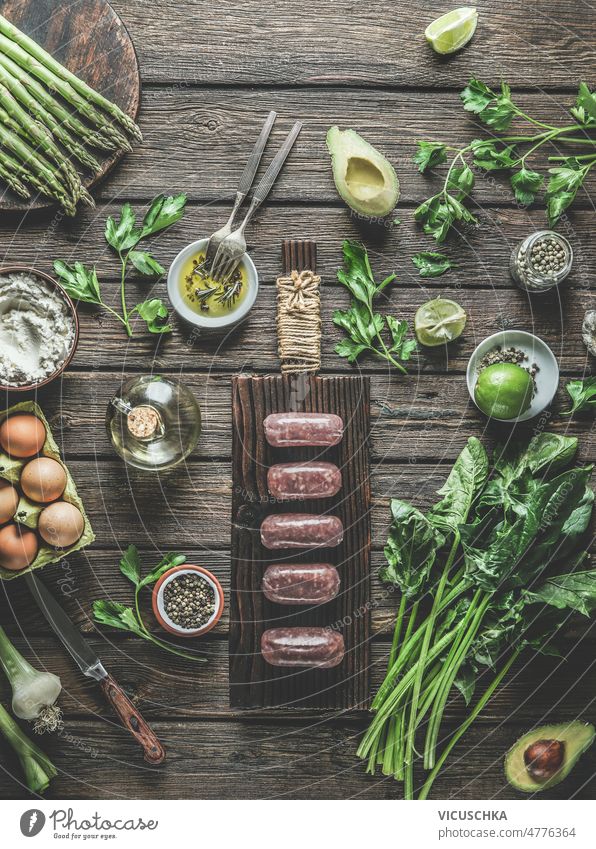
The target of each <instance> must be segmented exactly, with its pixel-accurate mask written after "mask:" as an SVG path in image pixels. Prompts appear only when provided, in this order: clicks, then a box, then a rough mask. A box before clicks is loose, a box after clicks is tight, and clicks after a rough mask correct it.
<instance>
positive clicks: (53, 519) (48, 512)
mask: <svg viewBox="0 0 596 849" xmlns="http://www.w3.org/2000/svg"><path fill="white" fill-rule="evenodd" d="M84 529H85V520H84V519H83V514H82V513H81V511H80V510H79V509H78V508H77V507H75V506H74V504H69V503H68V502H67V501H56V503H55V504H50V506H49V507H45V508H44V509H43V510H42V511H41V513H40V514H39V522H38V525H37V530H38V531H39V533H40V534H41V536H42V539H44V540H45V542H47V544H48V545H51V546H52V548H68V546H69V545H74V544H75V542H76V541H77V540H79V539H80V538H81V534H82V533H83V531H84Z"/></svg>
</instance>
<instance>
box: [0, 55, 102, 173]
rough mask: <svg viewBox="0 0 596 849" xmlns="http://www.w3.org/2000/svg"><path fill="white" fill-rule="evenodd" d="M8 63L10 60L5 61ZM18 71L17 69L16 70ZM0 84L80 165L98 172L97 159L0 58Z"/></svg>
mask: <svg viewBox="0 0 596 849" xmlns="http://www.w3.org/2000/svg"><path fill="white" fill-rule="evenodd" d="M7 62H10V60H7ZM17 70H18V69H17ZM0 82H2V83H3V84H4V85H5V86H6V88H8V89H9V90H10V92H11V94H13V96H14V97H15V98H16V99H17V100H18V101H19V102H20V103H21V104H22V105H23V106H24V107H25V108H26V109H28V110H29V112H30V113H31V115H32V116H34V117H35V118H37V119H38V120H39V121H40V122H41V123H42V124H43V125H44V126H45V127H47V128H48V129H49V130H50V131H51V132H52V134H53V135H54V137H55V138H56V139H57V141H59V142H60V143H61V144H62V145H64V147H65V148H66V150H67V151H68V152H69V153H72V155H73V156H74V157H75V158H76V159H78V161H79V162H80V163H81V165H84V166H85V167H87V168H89V169H90V170H91V171H93V172H95V173H96V172H97V171H99V170H100V168H101V166H100V164H99V162H98V161H97V159H96V158H95V157H94V156H92V155H91V154H90V153H89V152H88V151H87V150H85V148H84V147H83V145H82V144H79V142H78V141H77V140H76V138H74V137H73V136H72V135H71V134H70V132H69V131H68V130H67V129H65V128H64V127H63V125H62V124H61V123H60V122H59V121H58V120H57V119H56V118H55V117H54V115H52V114H51V113H50V112H48V111H47V110H46V109H44V107H43V106H42V105H41V104H39V103H38V102H37V100H36V99H35V98H34V97H33V95H31V94H30V93H29V92H28V91H27V89H26V88H25V86H24V85H23V84H22V83H21V82H20V80H19V79H17V78H16V77H14V76H12V74H11V73H10V71H9V70H7V68H6V67H5V66H4V65H3V64H2V57H1V56H0Z"/></svg>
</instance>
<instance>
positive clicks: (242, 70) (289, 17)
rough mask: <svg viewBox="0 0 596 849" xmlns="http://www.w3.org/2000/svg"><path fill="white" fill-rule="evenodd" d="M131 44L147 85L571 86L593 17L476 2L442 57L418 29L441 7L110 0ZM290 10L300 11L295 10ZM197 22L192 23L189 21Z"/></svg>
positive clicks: (542, 1) (584, 69)
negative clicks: (469, 29) (212, 5)
mask: <svg viewBox="0 0 596 849" xmlns="http://www.w3.org/2000/svg"><path fill="white" fill-rule="evenodd" d="M113 5H114V7H115V8H116V9H117V10H118V11H119V12H120V14H121V15H122V16H123V17H124V20H125V21H126V24H127V26H128V27H129V28H130V31H131V34H132V36H133V39H134V40H135V44H136V47H137V50H138V51H139V55H140V60H141V66H142V68H143V79H144V80H145V82H158V83H167V82H170V81H179V83H180V88H183V87H184V85H187V84H189V83H190V84H199V85H201V84H210V85H212V84H234V83H236V84H241V85H270V84H276V85H296V84H300V85H310V86H314V85H383V86H413V85H419V86H430V87H432V88H436V87H440V86H454V85H455V86H459V85H460V84H461V81H462V80H463V79H467V77H468V76H470V75H471V74H472V73H475V74H477V75H478V76H479V77H480V78H481V79H484V78H487V79H490V80H491V81H492V82H494V83H498V82H499V80H500V77H501V76H503V77H504V78H505V79H507V80H511V79H514V80H515V81H516V82H518V84H520V85H526V86H527V85H537V86H540V87H541V88H545V87H548V86H575V85H576V83H577V80H578V78H580V77H582V75H583V78H585V79H589V78H590V76H591V74H592V72H593V65H592V56H593V52H594V48H595V40H594V13H593V10H592V9H591V8H590V7H589V6H586V5H585V4H584V5H582V6H581V11H579V10H578V6H577V4H576V3H574V2H573V0H560V2H558V3H557V4H556V6H555V7H553V4H552V3H549V2H548V0H539V2H537V3H534V4H533V5H532V12H531V14H528V9H527V8H526V7H523V6H520V5H519V4H518V3H516V2H514V0H505V2H502V3H500V4H498V5H497V4H484V5H482V6H481V8H480V10H479V11H480V21H479V24H478V29H477V31H476V34H475V36H474V39H473V41H472V42H471V43H470V44H469V45H468V47H467V48H466V49H465V50H464V51H462V52H461V53H459V54H457V55H456V56H452V57H448V60H447V61H445V60H441V59H439V58H438V57H437V56H435V54H434V53H433V52H432V51H431V49H430V47H429V46H428V45H427V44H426V42H425V40H424V29H425V27H426V26H427V25H428V24H429V23H431V21H433V20H434V19H435V18H436V17H437V15H439V14H441V12H442V11H444V10H445V8H446V7H445V8H443V7H441V8H439V7H437V6H436V4H435V3H432V2H429V0H424V2H414V0H409V1H407V2H404V3H400V4H399V5H391V4H389V5H388V4H387V3H385V2H383V0H372V2H370V3H367V5H366V7H363V6H359V7H355V6H354V5H353V3H351V2H350V0H334V2H333V3H329V4H326V5H325V6H321V4H319V3H316V2H301V3H300V6H299V12H298V10H297V7H296V4H295V3H293V2H292V0H275V2H272V3H270V4H269V5H267V6H266V7H264V6H263V5H262V4H261V3H260V2H258V0H243V2H224V3H222V4H221V5H220V6H219V7H218V14H217V15H204V14H203V6H202V4H201V3H200V2H198V0H184V2H177V3H175V4H173V3H171V2H168V0H157V2H150V0H140V2H139V0H137V2H136V3H132V4H131V3H129V2H126V0H115V2H114V3H113ZM297 12H298V13H297ZM193 20H194V21H196V20H199V21H200V26H199V25H196V24H195V25H192V23H191V24H190V25H189V22H192V21H193Z"/></svg>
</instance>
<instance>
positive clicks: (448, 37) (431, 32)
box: [424, 6, 478, 56]
mask: <svg viewBox="0 0 596 849" xmlns="http://www.w3.org/2000/svg"><path fill="white" fill-rule="evenodd" d="M477 23H478V12H477V10H476V9H473V8H472V7H471V6H462V7H461V8H459V9H454V10H453V11H452V12H447V14H446V15H441V17H440V18H437V20H436V21H433V22H432V24H429V25H428V26H427V28H426V30H425V31H424V35H425V36H426V40H427V41H428V43H429V44H430V45H431V47H432V49H433V50H434V51H435V53H440V54H441V56H446V55H447V54H448V53H455V52H456V51H457V50H461V48H462V47H465V45H466V44H467V43H468V41H469V40H470V39H471V38H472V36H473V35H474V33H475V32H476V24H477Z"/></svg>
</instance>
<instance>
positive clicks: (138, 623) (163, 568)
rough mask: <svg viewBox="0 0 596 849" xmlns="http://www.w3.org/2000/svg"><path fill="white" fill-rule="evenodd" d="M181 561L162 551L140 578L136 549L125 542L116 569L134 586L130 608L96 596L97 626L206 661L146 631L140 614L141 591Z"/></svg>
mask: <svg viewBox="0 0 596 849" xmlns="http://www.w3.org/2000/svg"><path fill="white" fill-rule="evenodd" d="M182 563H186V557H185V556H184V555H183V554H174V553H169V554H166V555H165V556H164V557H163V558H162V559H161V560H160V562H159V563H158V564H157V566H156V567H155V569H152V570H151V572H149V573H148V574H147V575H145V577H144V578H143V577H142V576H141V559H140V557H139V552H138V549H137V547H136V546H135V545H129V546H128V548H127V549H126V552H125V553H124V556H123V557H122V559H121V560H120V571H121V572H122V574H123V575H124V577H125V578H127V579H128V580H129V581H130V582H131V584H133V586H134V588H135V597H134V607H127V606H126V605H125V604H120V603H119V602H116V601H108V600H106V599H99V600H98V601H94V602H93V618H94V619H95V621H96V622H99V623H100V624H101V625H109V626H110V627H111V628H118V630H120V631H130V633H131V634H135V636H137V637H141V639H143V640H147V641H148V642H150V643H153V644H154V645H156V646H158V647H159V648H161V649H165V651H169V652H171V653H172V654H175V655H178V657H184V658H186V659H187V660H196V661H198V662H199V663H206V662H207V658H206V657H203V656H202V655H198V654H191V653H190V652H185V651H182V650H181V649H178V648H176V647H175V646H174V645H172V644H171V643H168V642H166V641H165V640H160V639H159V638H158V637H156V636H155V635H154V634H152V633H151V632H150V631H149V630H148V628H147V626H146V625H145V623H144V621H143V617H142V616H141V607H140V605H141V590H143V589H145V588H147V587H150V586H152V585H153V584H155V583H156V581H159V579H160V578H161V576H162V575H163V574H164V573H165V572H167V571H168V569H171V568H172V567H173V566H180V565H181V564H182Z"/></svg>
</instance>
